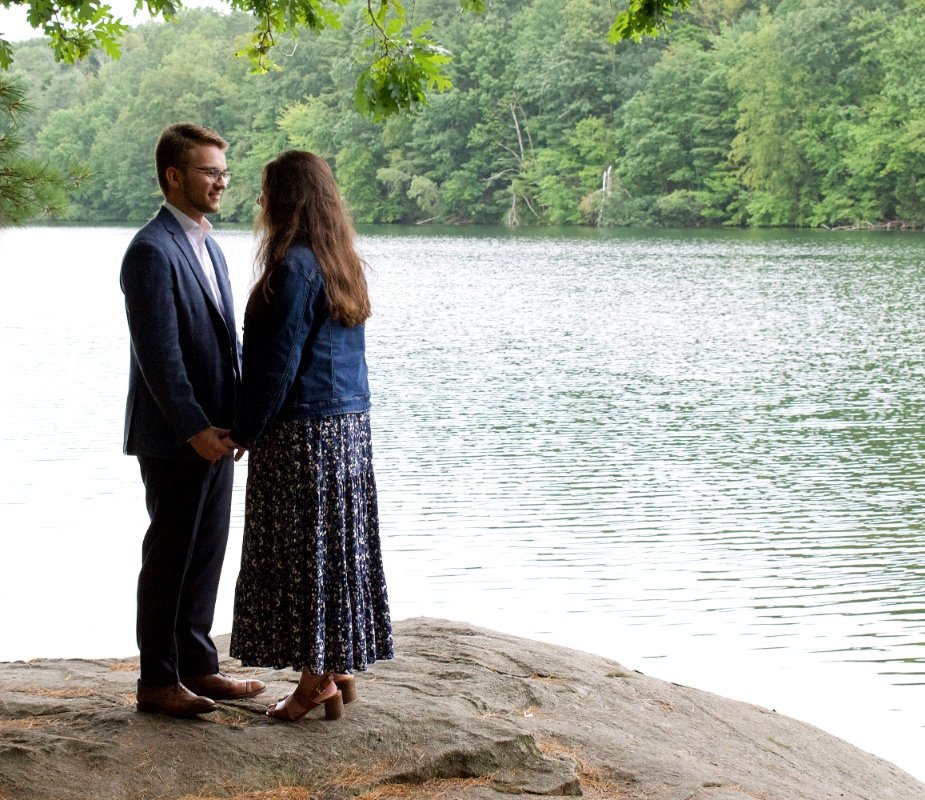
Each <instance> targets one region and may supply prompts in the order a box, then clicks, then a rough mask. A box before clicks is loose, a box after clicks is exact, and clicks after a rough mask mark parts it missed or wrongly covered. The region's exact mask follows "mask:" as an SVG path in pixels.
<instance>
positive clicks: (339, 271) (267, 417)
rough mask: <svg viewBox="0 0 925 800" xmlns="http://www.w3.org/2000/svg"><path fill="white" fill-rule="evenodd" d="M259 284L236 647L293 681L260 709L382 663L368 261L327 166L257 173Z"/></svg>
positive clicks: (252, 327) (287, 708)
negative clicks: (293, 674) (291, 672)
mask: <svg viewBox="0 0 925 800" xmlns="http://www.w3.org/2000/svg"><path fill="white" fill-rule="evenodd" d="M262 189H263V193H262V195H261V196H260V198H259V200H258V202H259V203H260V205H261V212H260V214H259V216H258V219H257V227H258V233H259V234H260V243H259V248H258V252H257V268H256V269H257V276H256V282H255V285H254V287H253V289H252V290H251V293H250V297H249V298H248V303H247V309H246V311H245V315H244V374H243V391H242V397H241V401H240V403H239V408H238V413H237V415H236V418H235V425H234V427H233V428H232V431H231V439H232V440H233V443H234V444H235V445H236V446H237V447H239V448H241V450H239V453H238V457H240V454H241V452H243V449H248V450H250V456H249V464H248V476H247V493H246V509H245V523H244V542H243V551H242V557H241V562H242V563H241V571H240V573H239V575H238V582H237V587H236V590H235V607H234V622H233V626H232V634H231V651H230V652H231V655H232V656H233V657H235V658H240V659H241V662H242V663H243V664H244V665H245V666H265V667H274V668H276V669H280V668H283V667H287V666H288V667H291V668H293V669H299V670H301V671H302V674H301V676H300V679H299V684H298V686H297V687H296V689H295V691H294V692H293V693H292V694H290V695H289V696H288V697H286V698H284V699H283V700H280V701H279V703H277V704H276V705H275V706H274V707H271V708H270V709H269V710H268V711H267V714H269V715H270V716H271V717H274V718H276V719H282V720H288V721H294V720H297V719H300V718H301V717H303V716H304V715H305V714H306V713H307V712H308V711H310V710H311V709H312V708H315V707H316V706H318V705H321V704H324V705H325V711H326V714H325V715H326V717H327V718H328V719H337V718H338V717H339V716H340V715H341V713H342V710H343V702H350V700H352V699H354V698H355V688H354V685H353V675H352V673H353V672H354V671H358V670H359V671H362V670H365V669H366V668H367V666H368V665H369V664H371V663H373V662H374V661H376V660H377V659H386V658H391V657H392V655H393V653H392V631H391V621H390V618H389V608H388V599H387V594H386V586H385V575H384V573H383V569H382V555H381V551H380V544H379V518H378V507H377V497H376V483H375V478H374V475H373V467H372V450H371V444H370V424H369V407H370V401H369V384H368V382H367V372H366V358H365V338H364V324H363V323H364V322H365V321H366V319H367V318H368V317H369V315H370V313H371V312H370V303H369V295H368V294H367V287H366V280H365V277H364V274H363V267H364V264H363V262H362V260H361V259H360V257H359V255H358V254H357V252H356V250H355V249H354V245H353V235H354V234H353V226H352V225H351V223H350V220H349V217H348V215H347V213H346V211H345V209H344V205H343V202H342V201H341V198H340V193H339V192H338V189H337V184H336V183H335V181H334V176H333V174H332V173H331V169H330V167H329V166H328V165H327V163H326V162H325V161H324V160H323V159H321V158H319V157H318V156H316V155H313V154H312V153H306V152H303V151H296V150H290V151H287V152H284V153H282V154H281V155H280V156H279V157H278V158H276V159H275V160H274V161H272V162H270V163H269V164H267V165H266V167H264V171H263V185H262Z"/></svg>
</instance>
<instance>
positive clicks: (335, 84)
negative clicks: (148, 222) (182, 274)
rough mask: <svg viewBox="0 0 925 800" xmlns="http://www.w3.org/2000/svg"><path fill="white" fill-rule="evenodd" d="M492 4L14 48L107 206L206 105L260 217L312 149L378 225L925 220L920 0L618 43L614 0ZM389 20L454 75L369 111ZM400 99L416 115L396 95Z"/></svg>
mask: <svg viewBox="0 0 925 800" xmlns="http://www.w3.org/2000/svg"><path fill="white" fill-rule="evenodd" d="M299 1H300V2H302V0H299ZM0 2H3V0H0ZM319 2H320V0H319ZM471 5H472V9H473V10H476V11H480V12H482V13H480V15H478V16H472V15H469V14H465V13H461V8H463V7H467V4H466V3H465V2H462V1H461V0H417V2H416V3H415V4H414V5H412V4H411V3H403V4H401V3H395V2H393V0H390V1H389V2H388V3H385V4H381V3H379V2H368V1H367V0H349V2H346V3H344V4H342V3H341V2H340V1H339V0H338V3H337V9H336V10H337V12H338V14H339V16H338V19H337V21H338V22H339V26H337V25H334V24H333V22H332V24H330V25H327V26H326V27H325V28H324V30H323V31H322V32H321V33H319V35H317V36H315V37H313V38H312V39H311V41H310V46H307V45H306V43H302V44H300V43H299V42H298V41H297V40H292V39H289V40H287V42H286V44H285V46H282V45H278V46H277V47H276V48H275V50H274V51H273V57H274V58H275V59H276V60H277V61H279V62H280V65H281V66H282V67H283V69H281V70H272V69H271V70H269V71H268V72H266V73H265V74H263V75H256V74H253V73H252V71H251V66H250V64H249V62H247V61H246V60H242V59H237V58H235V57H234V55H233V54H234V53H235V52H236V51H239V50H241V49H242V48H245V47H247V43H248V42H249V41H250V37H251V36H252V34H253V25H254V19H253V17H252V16H250V15H249V14H242V13H239V14H231V15H223V14H218V13H216V12H214V11H198V12H182V13H181V14H179V15H178V17H177V20H176V21H175V23H174V24H171V25H143V26H140V27H138V28H136V29H133V30H132V31H130V32H129V33H128V34H126V35H125V36H124V37H123V39H122V44H123V56H122V58H121V59H119V60H114V59H112V58H110V57H109V56H107V55H106V54H105V53H94V54H92V55H91V57H90V58H88V59H87V60H85V61H84V62H81V64H79V65H78V66H75V67H68V68H65V67H62V66H61V65H59V64H58V63H56V62H55V61H54V59H53V58H52V56H51V54H50V51H49V50H48V48H47V46H46V45H44V44H43V43H41V42H29V43H26V44H23V45H20V46H18V47H17V48H16V64H15V67H14V70H15V73H16V75H17V77H18V79H19V82H20V84H21V86H22V87H23V88H24V89H25V90H26V91H27V92H28V93H29V96H30V99H32V100H33V105H34V107H35V111H34V113H33V114H32V115H31V116H27V117H20V118H19V121H18V125H19V127H18V128H17V136H18V139H19V141H21V142H24V143H26V144H24V145H22V150H21V151H20V152H21V154H22V155H23V156H24V157H28V158H29V159H32V160H33V161H35V162H45V163H51V164H54V165H55V166H56V167H58V168H60V169H61V170H75V171H84V172H86V173H87V175H88V177H87V179H86V180H85V182H84V183H83V184H82V185H81V186H80V187H79V188H77V189H76V190H73V191H72V193H71V206H72V209H73V213H74V215H76V216H78V217H79V218H82V219H90V220H133V221H136V220H140V219H143V218H145V217H146V216H148V215H149V214H150V213H151V212H152V210H153V208H154V206H155V204H156V203H157V202H158V200H159V194H158V189H157V185H156V181H155V178H154V175H153V168H152V165H151V148H152V147H153V143H154V141H155V139H156V137H157V135H158V133H159V131H160V129H161V128H162V126H163V125H165V124H167V123H168V122H171V121H175V120H177V119H182V118H188V119H195V120H197V121H203V122H205V123H206V124H208V125H211V126H213V127H215V128H216V129H217V130H219V131H221V132H222V133H223V135H225V137H226V138H227V139H228V140H229V141H230V142H231V147H230V149H229V153H228V159H229V164H230V165H231V168H232V169H233V171H234V180H233V181H231V184H230V186H229V188H228V190H227V191H226V193H225V198H224V200H223V204H222V217H223V219H225V220H232V221H240V222H249V221H250V220H251V219H252V216H253V212H254V200H255V198H256V196H257V194H258V191H259V181H260V173H261V169H262V167H263V164H265V163H266V162H267V161H268V160H269V159H271V158H272V157H273V156H275V155H276V154H277V153H278V152H279V151H280V150H281V149H283V148H286V147H300V148H306V149H310V150H313V151H315V152H317V153H319V154H320V155H322V156H323V157H324V158H326V159H328V161H329V162H330V163H331V164H332V166H333V168H334V170H335V173H336V175H337V178H338V181H339V183H340V185H341V187H342V189H343V191H344V194H345V196H346V198H347V200H348V203H349V204H350V206H351V208H352V209H353V211H354V214H355V216H356V219H357V220H358V221H359V222H372V223H389V222H403V223H417V222H425V221H437V222H445V223H454V224H468V223H484V224H499V223H503V224H510V225H525V224H529V225H533V224H539V225H543V224H557V225H559V224H570V225H574V224H582V225H672V226H674V225H797V226H818V225H827V226H841V225H856V224H857V225H861V224H868V223H872V224H876V223H888V224H891V225H892V224H911V225H922V224H923V223H925V186H923V185H922V181H921V176H922V174H923V172H925V144H923V142H925V99H923V98H925V77H923V76H925V55H923V53H925V50H922V48H921V46H920V43H921V42H922V41H925V15H921V13H920V12H921V8H922V3H921V2H918V0H917V2H916V3H903V2H900V0H896V1H895V2H875V1H874V0H829V1H828V2H827V3H826V4H824V5H822V6H821V5H820V4H818V3H812V2H810V0H785V2H781V3H774V2H764V3H760V2H758V0H700V2H698V3H697V4H696V5H695V6H692V7H691V9H690V12H689V13H688V14H686V15H685V16H684V18H683V19H681V18H678V19H676V21H675V25H674V27H673V28H672V29H671V31H670V32H669V33H668V35H666V36H661V37H659V39H658V40H646V41H644V42H642V43H641V44H639V45H634V46H632V47H623V48H614V47H612V46H610V45H608V44H607V42H606V36H607V32H608V30H609V28H610V26H611V24H612V22H613V11H612V9H611V8H610V5H609V3H604V2H600V0H566V2H563V1H562V0H510V2H507V3H503V4H501V3H491V4H488V3H485V4H484V8H482V7H481V6H482V5H483V4H481V3H473V4H471ZM327 8H328V10H331V9H332V8H333V5H332V4H330V3H329V4H328V5H327ZM370 15H373V16H374V17H375V20H374V22H375V25H379V26H381V27H382V35H385V36H387V37H389V38H390V39H391V40H392V43H391V44H389V47H396V48H400V47H407V46H408V43H409V41H410V38H409V37H411V36H412V34H415V32H416V34H415V35H417V36H418V38H419V39H420V40H421V41H424V42H426V43H430V44H428V46H430V45H433V46H434V47H438V46H439V47H445V48H446V50H447V51H449V52H452V54H453V59H452V60H447V61H444V62H440V63H439V64H435V65H434V70H437V69H438V68H439V71H440V72H441V73H442V74H444V76H445V78H446V80H448V81H449V82H451V84H452V86H449V87H447V86H444V87H443V88H444V91H435V90H434V89H435V87H436V85H431V84H429V83H428V80H429V78H428V77H427V75H429V74H431V75H432V74H433V73H426V72H422V73H419V74H418V75H417V78H414V76H411V77H407V76H405V77H402V76H399V75H397V74H393V75H392V76H391V77H388V78H385V79H384V82H383V83H382V84H381V86H380V88H379V89H377V90H376V91H383V92H386V93H388V92H389V91H393V90H394V91H396V92H397V93H398V95H399V98H398V99H396V98H395V97H393V98H391V99H388V100H387V99H383V98H378V99H376V98H373V99H371V100H369V103H368V105H365V106H364V105H363V102H362V101H361V103H360V105H361V106H362V108H363V111H360V110H358V108H357V105H356V94H357V87H356V83H355V78H356V74H357V73H356V71H355V66H356V64H357V59H358V58H364V57H368V56H369V53H370V50H369V48H370V43H369V39H370V31H371V30H374V29H375V25H373V26H372V27H371V22H370ZM424 19H429V20H431V21H432V27H426V26H425V27H420V26H421V25H422V24H423V23H422V20H424ZM430 31H440V38H441V41H442V42H443V44H441V45H437V44H436V43H435V41H434V40H433V39H432V38H431V33H430ZM409 32H410V33H409ZM374 38H375V37H374ZM378 41H381V39H379V40H378ZM412 61H414V59H412ZM369 63H370V64H374V63H375V62H369ZM388 63H392V64H399V63H402V62H401V58H400V57H399V56H398V55H395V56H391V57H390V60H389V61H388ZM409 63H411V62H409ZM415 80H418V81H420V83H418V84H417V85H418V87H419V88H421V89H422V91H423V92H424V96H423V97H422V95H419V94H415V91H416V90H415V89H414V86H415V83H414V81H415ZM396 86H397V87H399V88H397V89H396V88H395V87H396ZM388 87H392V88H391V89H390V88H388ZM424 97H426V101H427V102H426V103H425V102H424V99H423V98H424ZM393 101H394V104H395V105H394V106H393V108H392V110H393V112H394V111H395V110H396V109H399V108H400V107H402V105H403V104H404V107H405V108H413V109H414V113H411V114H408V113H398V114H396V113H391V114H388V115H387V114H381V115H377V114H376V113H375V110H374V108H375V107H376V106H377V105H378V106H382V105H384V104H387V103H390V102H393ZM376 118H378V119H379V121H376Z"/></svg>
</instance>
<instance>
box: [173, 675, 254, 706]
mask: <svg viewBox="0 0 925 800" xmlns="http://www.w3.org/2000/svg"><path fill="white" fill-rule="evenodd" d="M181 680H182V681H183V685H184V686H186V687H187V688H189V689H190V690H191V691H194V692H196V694H201V695H202V696H203V697H211V698H212V699H213V700H243V699H244V698H245V697H254V696H255V695H258V694H260V693H261V692H262V691H263V690H264V689H266V688H267V685H266V684H265V683H264V682H263V681H258V680H255V679H250V680H241V679H240V678H232V677H231V676H230V675H225V674H224V673H222V672H216V673H215V674H214V675H198V676H196V677H195V678H181Z"/></svg>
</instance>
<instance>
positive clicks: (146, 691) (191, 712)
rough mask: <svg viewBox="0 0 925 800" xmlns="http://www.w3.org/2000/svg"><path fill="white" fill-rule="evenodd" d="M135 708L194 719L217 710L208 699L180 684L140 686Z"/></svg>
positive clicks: (136, 695)
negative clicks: (198, 715)
mask: <svg viewBox="0 0 925 800" xmlns="http://www.w3.org/2000/svg"><path fill="white" fill-rule="evenodd" d="M135 700H136V702H135V707H136V708H137V709H138V710H139V711H144V712H146V713H155V714H167V715H168V716H170V717H195V716H196V715H197V714H208V713H209V712H210V711H215V709H217V708H218V706H217V705H215V703H213V702H212V701H211V700H210V699H209V698H208V697H199V696H198V695H195V694H193V693H192V692H191V691H190V690H189V689H187V688H186V687H185V686H183V685H182V684H180V683H175V684H174V685H172V686H142V685H141V682H140V681H139V682H138V688H137V689H136V690H135Z"/></svg>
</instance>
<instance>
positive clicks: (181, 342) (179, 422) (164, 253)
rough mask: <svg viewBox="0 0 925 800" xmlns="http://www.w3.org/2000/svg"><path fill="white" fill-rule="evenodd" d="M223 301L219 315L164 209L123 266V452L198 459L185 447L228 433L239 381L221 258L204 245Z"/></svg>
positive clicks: (236, 345)
mask: <svg viewBox="0 0 925 800" xmlns="http://www.w3.org/2000/svg"><path fill="white" fill-rule="evenodd" d="M206 246H207V248H208V250H209V255H210V256H211V257H212V263H213V264H214V266H215V274H216V277H217V278H218V285H219V289H220V292H221V296H222V308H221V310H220V309H219V308H218V306H217V304H216V302H215V299H214V298H213V296H212V291H211V289H210V287H209V284H208V281H207V280H206V277H205V275H204V274H203V272H202V268H201V266H200V265H199V260H198V259H197V258H196V254H195V253H194V251H193V248H192V246H191V245H190V242H189V239H188V238H187V236H186V234H185V233H184V232H183V228H182V227H181V226H180V223H179V222H177V220H176V217H174V215H173V214H172V213H171V212H170V211H169V210H168V209H166V208H163V207H162V208H161V210H160V212H159V213H158V214H157V216H156V217H155V218H154V219H152V220H151V221H150V222H148V224H147V225H145V226H144V227H143V228H142V229H141V230H140V231H138V233H137V234H136V235H135V238H134V239H132V242H131V244H130V245H129V246H128V250H126V252H125V257H124V258H123V259H122V271H121V275H120V284H121V286H122V291H123V293H124V294H125V311H126V315H127V316H128V327H129V335H130V338H131V361H130V365H129V384H128V399H127V402H126V407H125V438H124V442H123V448H124V451H125V452H126V453H127V454H129V455H139V456H148V457H166V458H171V457H178V456H190V457H194V456H196V452H195V451H194V450H193V448H192V446H191V445H189V444H187V441H188V440H189V439H190V438H191V437H192V436H194V435H195V434H197V433H199V431H201V430H203V429H204V428H207V427H209V426H210V425H214V426H215V427H219V428H230V427H231V424H232V422H233V421H234V411H235V398H236V393H237V390H238V384H239V383H240V375H241V345H240V342H239V341H238V337H237V333H236V327H235V321H234V305H233V303H232V297H231V284H230V282H229V280H228V266H227V264H226V263H225V257H224V256H223V255H222V251H221V250H220V249H219V247H218V245H216V244H215V243H214V242H213V241H212V240H211V239H208V240H207V244H206Z"/></svg>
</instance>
